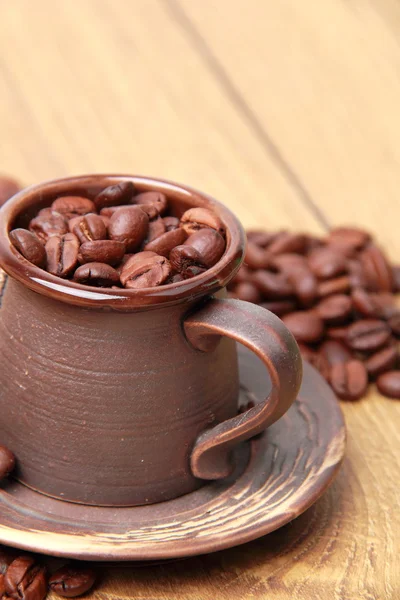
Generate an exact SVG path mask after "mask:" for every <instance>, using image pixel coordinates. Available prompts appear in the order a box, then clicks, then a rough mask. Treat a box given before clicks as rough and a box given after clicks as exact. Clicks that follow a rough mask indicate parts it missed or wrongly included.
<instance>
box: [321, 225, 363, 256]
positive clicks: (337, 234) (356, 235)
mask: <svg viewBox="0 0 400 600" xmlns="http://www.w3.org/2000/svg"><path fill="white" fill-rule="evenodd" d="M370 239H371V236H370V234H369V233H368V232H366V231H363V230H362V229H357V228H356V227H336V228H335V229H332V231H331V232H330V234H329V235H328V238H327V243H328V244H330V245H333V246H338V247H339V248H341V249H342V250H346V249H349V250H351V251H354V252H355V251H357V250H360V249H361V248H363V247H364V246H365V245H366V244H367V243H368V242H369V241H370Z"/></svg>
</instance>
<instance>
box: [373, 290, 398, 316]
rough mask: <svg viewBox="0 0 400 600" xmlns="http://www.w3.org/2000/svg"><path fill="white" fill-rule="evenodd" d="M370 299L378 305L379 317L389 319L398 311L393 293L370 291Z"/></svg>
mask: <svg viewBox="0 0 400 600" xmlns="http://www.w3.org/2000/svg"><path fill="white" fill-rule="evenodd" d="M370 296H371V299H372V301H373V302H374V303H375V304H376V305H377V306H378V307H379V311H380V312H379V316H380V318H381V319H390V318H391V317H394V316H395V315H397V314H398V313H399V309H398V307H397V306H396V303H395V297H394V296H393V294H389V293H387V292H380V293H372V292H371V293H370Z"/></svg>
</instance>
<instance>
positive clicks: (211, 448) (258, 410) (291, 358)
mask: <svg viewBox="0 0 400 600" xmlns="http://www.w3.org/2000/svg"><path fill="white" fill-rule="evenodd" d="M184 329H185V334H186V337H187V339H188V340H189V342H190V343H191V344H192V346H194V347H195V348H196V349H197V350H200V351H202V352H207V351H210V350H212V349H213V348H214V347H215V346H216V344H217V343H218V337H216V336H221V335H226V336H228V337H230V338H232V339H234V340H236V341H237V342H240V343H241V344H243V345H244V346H247V348H249V349H250V350H252V351H253V352H254V353H255V354H256V355H257V356H258V357H259V358H260V359H261V360H262V361H263V363H264V365H265V367H266V368H267V371H268V373H269V376H270V378H271V382H272V390H271V392H270V393H269V395H268V396H267V398H266V399H265V400H264V401H263V402H261V403H259V404H257V405H256V406H255V407H253V408H250V409H248V410H246V411H245V412H244V413H242V414H238V415H237V416H235V417H232V418H231V419H228V420H227V421H224V422H222V423H218V424H217V425H215V426H213V427H212V428H211V429H207V430H206V431H204V432H203V433H201V434H200V435H199V437H198V438H197V440H196V442H195V444H194V447H193V450H192V453H191V457H190V465H191V470H192V473H193V475H194V476H195V477H199V478H201V479H222V478H223V477H227V476H228V475H229V474H230V473H231V472H232V470H233V465H232V462H231V460H230V455H231V450H232V448H233V447H234V446H235V445H236V444H238V443H239V442H242V441H244V440H248V439H249V438H250V437H253V436H254V435H257V434H258V433H261V432H262V431H263V430H264V429H266V427H268V426H269V425H272V423H274V422H275V421H277V420H278V419H279V418H280V417H281V416H282V415H283V414H284V413H285V412H286V411H287V410H288V408H289V407H290V406H291V404H292V403H293V402H294V400H295V399H296V397H297V393H298V391H299V387H300V384H301V378H302V361H301V357H300V352H299V349H298V346H297V343H296V341H295V339H294V337H293V336H292V334H291V333H290V332H289V330H288V329H287V328H286V327H285V325H284V324H283V323H282V321H281V320H280V319H278V317H276V316H275V315H274V314H272V313H271V312H270V311H268V310H266V309H265V308H261V307H260V306H256V305H255V304H250V303H249V302H243V301H242V300H217V299H212V300H210V301H209V302H207V304H206V305H205V306H203V307H202V308H200V309H199V310H198V311H197V312H196V313H194V314H192V315H191V316H189V317H187V318H186V320H185V322H184Z"/></svg>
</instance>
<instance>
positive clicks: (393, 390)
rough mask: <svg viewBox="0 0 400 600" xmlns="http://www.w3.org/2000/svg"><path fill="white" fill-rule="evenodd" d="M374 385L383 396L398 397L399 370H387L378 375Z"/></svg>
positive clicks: (399, 396) (399, 384) (399, 386)
mask: <svg viewBox="0 0 400 600" xmlns="http://www.w3.org/2000/svg"><path fill="white" fill-rule="evenodd" d="M376 386H377V388H378V390H379V391H380V393H381V394H383V396H387V397H388V398H400V371H388V372H387V373H384V374H383V375H380V376H379V377H378V379H377V381H376Z"/></svg>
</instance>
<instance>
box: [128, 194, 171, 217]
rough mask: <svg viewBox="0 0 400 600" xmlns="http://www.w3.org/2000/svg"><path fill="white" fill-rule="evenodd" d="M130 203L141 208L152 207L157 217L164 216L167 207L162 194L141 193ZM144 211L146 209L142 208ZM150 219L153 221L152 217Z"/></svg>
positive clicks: (165, 199) (165, 198)
mask: <svg viewBox="0 0 400 600" xmlns="http://www.w3.org/2000/svg"><path fill="white" fill-rule="evenodd" d="M132 202H134V203H135V204H139V205H141V206H143V207H145V206H149V207H152V208H153V209H155V210H156V214H158V215H162V214H164V213H165V211H166V210H167V207H168V201H167V197H166V196H165V194H163V193H162V192H143V193H142V194H138V195H137V196H135V197H134V198H133V200H132ZM144 210H146V209H145V208H144ZM150 218H151V219H153V218H154V217H150Z"/></svg>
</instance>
